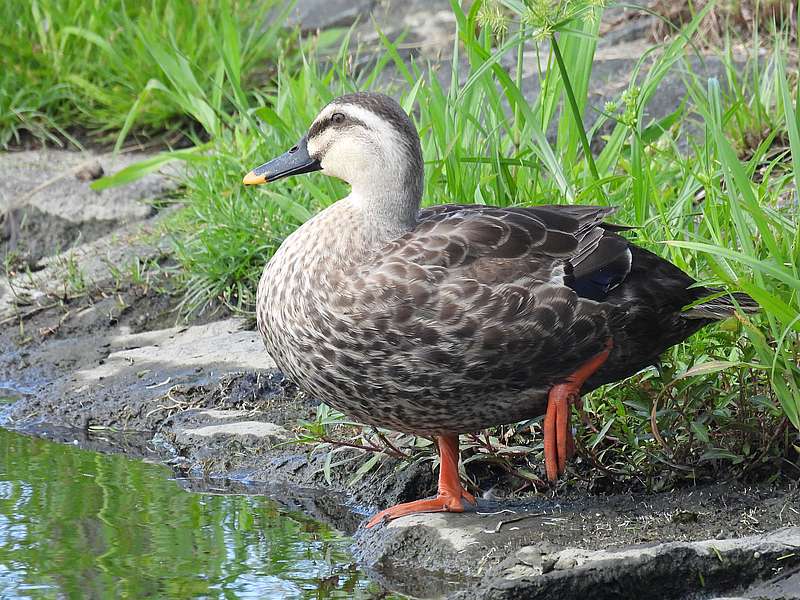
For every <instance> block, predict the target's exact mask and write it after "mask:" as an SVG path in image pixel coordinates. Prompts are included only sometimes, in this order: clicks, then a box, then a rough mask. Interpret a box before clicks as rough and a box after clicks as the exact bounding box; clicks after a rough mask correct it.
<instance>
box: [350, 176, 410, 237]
mask: <svg viewBox="0 0 800 600" xmlns="http://www.w3.org/2000/svg"><path fill="white" fill-rule="evenodd" d="M422 183H423V182H422V175H421V174H420V175H419V176H416V175H406V174H402V176H400V177H396V178H390V179H387V178H385V177H384V178H381V177H374V178H370V177H365V178H364V179H362V180H361V181H359V182H358V183H354V184H353V185H352V190H351V192H350V195H349V196H348V201H349V202H350V203H351V204H352V206H353V208H354V209H356V210H357V212H358V213H359V214H360V215H361V220H362V223H361V226H362V227H363V231H364V234H365V238H366V239H367V240H368V242H371V243H372V244H375V245H376V246H381V245H383V244H386V243H388V242H391V241H392V240H395V239H397V238H399V237H401V236H402V235H404V234H405V233H407V232H409V231H411V230H412V229H414V227H416V225H417V215H418V213H419V207H420V202H421V200H422Z"/></svg>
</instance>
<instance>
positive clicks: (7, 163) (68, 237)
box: [0, 148, 177, 265]
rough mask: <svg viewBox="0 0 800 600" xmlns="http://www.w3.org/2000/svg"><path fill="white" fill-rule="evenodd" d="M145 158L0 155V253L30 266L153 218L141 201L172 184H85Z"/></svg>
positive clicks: (160, 179) (159, 178)
mask: <svg viewBox="0 0 800 600" xmlns="http://www.w3.org/2000/svg"><path fill="white" fill-rule="evenodd" d="M149 156H150V155H148V154H142V153H129V154H118V155H113V154H94V153H91V152H85V153H81V152H71V151H67V150H55V149H49V148H45V149H39V150H27V151H24V152H8V153H0V172H2V173H3V178H2V179H0V213H2V215H3V224H2V225H3V227H2V230H0V241H2V242H3V245H2V252H0V254H2V255H5V254H8V253H9V252H14V253H15V254H17V255H21V256H23V257H24V259H25V261H26V262H27V263H29V264H31V265H33V264H35V263H36V262H37V261H38V260H39V259H41V258H42V257H44V256H49V255H51V254H55V253H57V252H62V251H64V250H66V249H67V248H70V247H71V246H73V245H74V244H76V243H77V242H79V241H80V242H82V243H85V242H91V241H93V240H95V239H97V238H99V237H101V236H103V235H105V234H107V233H108V232H110V231H112V230H114V229H115V228H117V227H119V226H120V225H124V224H126V223H131V222H135V221H141V220H143V219H146V218H148V217H150V216H152V215H153V214H154V210H153V208H152V206H150V205H149V204H148V203H147V201H148V200H150V199H152V198H156V197H158V196H161V195H163V194H164V193H165V192H167V191H169V190H171V189H173V188H174V187H175V186H176V185H177V183H176V181H174V180H172V179H170V178H169V177H167V176H165V175H163V174H158V173H152V174H149V175H146V176H145V177H143V178H142V179H140V180H138V181H135V182H133V183H131V184H128V185H125V186H122V187H118V188H110V189H106V190H102V191H95V190H93V189H91V187H90V186H89V184H90V182H91V181H92V180H94V179H97V178H98V177H100V176H102V175H103V173H105V172H108V173H114V172H116V171H118V170H120V169H122V168H124V167H127V166H129V165H131V164H133V163H135V162H137V161H140V160H142V159H144V158H147V157H149Z"/></svg>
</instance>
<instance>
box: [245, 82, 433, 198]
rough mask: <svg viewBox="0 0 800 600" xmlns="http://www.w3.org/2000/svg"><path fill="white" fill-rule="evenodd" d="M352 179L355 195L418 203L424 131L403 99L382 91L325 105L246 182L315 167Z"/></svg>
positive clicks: (420, 193) (254, 170)
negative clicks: (302, 131) (281, 151)
mask: <svg viewBox="0 0 800 600" xmlns="http://www.w3.org/2000/svg"><path fill="white" fill-rule="evenodd" d="M320 170H321V171H322V173H323V174H325V175H330V176H332V177H338V178H339V179H342V180H344V181H346V182H347V183H349V184H350V185H351V186H352V189H353V195H354V196H357V197H361V198H364V199H374V200H376V201H379V200H380V199H381V198H383V197H385V196H387V195H389V196H394V197H395V199H398V198H397V196H401V197H402V199H404V200H405V201H406V202H412V203H415V204H416V206H417V207H418V206H419V200H420V198H421V196H422V181H423V166H422V150H421V148H420V142H419V136H418V135H417V131H416V129H415V128H414V124H413V123H412V122H411V119H410V118H409V117H408V115H407V114H406V113H405V111H404V110H403V109H402V108H401V107H400V105H399V104H398V103H397V102H396V101H395V100H393V99H392V98H390V97H389V96H385V95H383V94H377V93H372V92H359V93H356V94H347V95H346V96H341V97H339V98H336V99H335V100H333V101H332V102H331V103H330V104H328V105H327V106H325V108H323V109H322V110H321V111H320V113H319V114H318V115H317V117H316V118H315V119H314V121H313V123H312V124H311V127H309V129H308V133H307V134H306V135H305V136H303V138H302V139H301V140H300V141H299V142H298V143H297V145H295V146H293V147H292V148H291V149H290V150H289V151H288V152H286V153H284V154H282V155H281V156H279V157H277V158H274V159H273V160H271V161H269V162H268V163H265V164H263V165H261V166H260V167H257V168H255V169H253V170H252V171H250V173H248V174H247V175H246V176H245V178H244V183H245V184H246V185H253V184H260V183H267V182H270V181H275V180H276V179H281V178H283V177H288V176H289V175H299V174H301V173H310V172H312V171H320Z"/></svg>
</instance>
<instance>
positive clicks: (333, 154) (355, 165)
mask: <svg viewBox="0 0 800 600" xmlns="http://www.w3.org/2000/svg"><path fill="white" fill-rule="evenodd" d="M379 160H381V158H380V156H379V155H378V154H377V153H376V152H375V149H374V148H372V147H371V146H370V145H369V144H368V143H366V142H365V141H363V140H360V139H358V138H354V137H341V138H339V139H338V140H336V141H335V142H334V143H333V144H332V145H330V146H329V147H328V149H327V151H326V152H325V155H324V156H323V157H322V161H321V165H322V170H323V173H326V174H327V175H331V176H333V177H338V178H339V179H343V180H345V181H347V182H349V183H351V184H356V183H358V182H360V181H361V180H362V179H364V178H365V177H368V176H370V173H371V172H373V171H372V167H374V166H375V165H376V163H377V162H378V161H379Z"/></svg>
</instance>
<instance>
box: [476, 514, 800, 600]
mask: <svg viewBox="0 0 800 600" xmlns="http://www.w3.org/2000/svg"><path fill="white" fill-rule="evenodd" d="M798 549H800V528H798V527H788V528H785V529H779V530H777V531H773V532H770V533H767V534H763V535H753V536H748V537H743V538H736V539H722V540H704V541H699V542H670V543H664V544H655V545H651V546H646V547H632V548H620V549H613V550H594V551H587V550H582V549H578V548H566V549H564V550H560V551H558V552H547V551H546V550H542V549H541V548H538V547H536V546H526V547H523V548H520V549H519V550H517V552H516V553H515V554H514V555H513V556H512V557H511V558H509V559H508V560H506V561H504V562H503V563H501V564H500V565H498V566H497V567H496V568H494V569H493V570H492V571H491V572H490V573H489V574H488V576H487V577H486V579H485V580H484V582H482V583H481V584H480V585H479V586H478V588H477V589H476V590H473V591H472V592H470V595H469V597H470V598H481V599H486V600H510V599H512V598H530V599H531V600H534V599H538V598H542V599H544V598H548V599H549V598H553V597H557V598H561V599H568V598H576V599H578V598H592V599H594V600H603V599H608V600H611V599H622V598H646V597H656V596H657V597H658V598H686V597H689V595H693V596H694V597H698V596H706V597H715V596H714V595H710V594H708V592H712V591H714V590H718V591H722V592H728V591H735V590H736V589H737V588H741V587H742V586H743V585H744V586H746V585H748V584H750V583H751V582H752V581H753V580H759V579H762V578H766V579H768V580H769V579H773V578H774V575H775V573H776V572H779V571H781V570H789V571H791V570H793V569H795V568H797V566H798V565H800V552H798ZM775 585H776V583H775V582H768V583H766V584H765V583H758V584H756V586H755V587H761V588H764V589H768V588H769V587H771V586H772V587H774V586H775ZM654 590H658V592H657V594H656V592H655V591H654ZM704 591H706V593H703V592H704ZM651 594H655V596H653V595H651ZM794 594H795V595H793V596H791V597H795V598H796V597H798V596H797V594H800V589H795V590H794ZM465 597H466V596H465ZM747 597H752V596H750V595H749V594H748V595H747ZM773 597H774V596H773Z"/></svg>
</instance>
